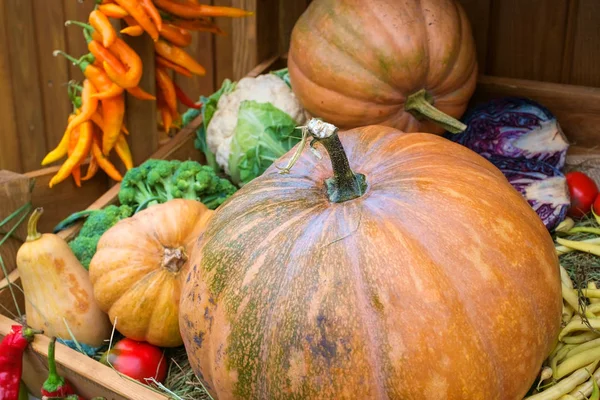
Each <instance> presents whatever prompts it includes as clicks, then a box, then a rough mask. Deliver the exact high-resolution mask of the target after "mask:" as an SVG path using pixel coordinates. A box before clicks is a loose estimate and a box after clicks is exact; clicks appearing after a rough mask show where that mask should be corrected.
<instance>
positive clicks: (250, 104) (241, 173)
mask: <svg viewBox="0 0 600 400" xmlns="http://www.w3.org/2000/svg"><path fill="white" fill-rule="evenodd" d="M237 117H238V119H237V124H236V126H235V131H234V135H233V139H232V141H231V146H230V149H231V152H230V153H229V162H228V165H229V173H230V176H231V179H232V181H233V182H234V183H236V184H237V185H239V186H243V185H245V184H246V183H248V182H250V181H251V180H252V179H254V178H256V177H257V176H259V175H262V173H263V172H265V170H266V169H267V168H269V166H271V164H273V162H274V161H275V160H277V159H278V158H279V157H281V156H283V155H284V154H285V153H287V152H288V151H289V150H290V149H291V148H292V147H294V146H295V145H296V144H297V143H298V142H299V141H300V139H301V137H302V134H301V130H300V129H297V128H296V125H297V124H296V121H294V119H293V118H292V117H290V116H289V115H288V114H287V113H285V112H283V111H281V110H280V109H278V108H277V107H275V106H273V104H271V103H259V102H257V101H253V100H246V101H242V102H241V104H240V108H239V111H238V116H237Z"/></svg>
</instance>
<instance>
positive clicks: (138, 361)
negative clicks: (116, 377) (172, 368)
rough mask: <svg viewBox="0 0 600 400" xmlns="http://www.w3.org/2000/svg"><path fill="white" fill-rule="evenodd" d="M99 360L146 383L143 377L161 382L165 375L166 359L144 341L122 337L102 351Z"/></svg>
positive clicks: (161, 353)
mask: <svg viewBox="0 0 600 400" xmlns="http://www.w3.org/2000/svg"><path fill="white" fill-rule="evenodd" d="M100 362H102V363H103V364H106V365H108V363H109V362H110V364H111V365H112V366H113V367H114V368H115V369H116V370H117V371H119V372H120V373H122V374H123V375H127V376H128V377H130V378H133V379H135V380H137V381H139V382H141V383H144V384H148V383H149V382H147V381H146V379H144V378H154V379H156V381H157V382H163V381H164V380H165V378H166V377H167V359H166V358H165V357H164V356H163V351H162V350H161V349H160V348H158V347H156V346H153V345H151V344H149V343H146V342H137V341H135V340H131V339H127V338H125V339H122V340H120V341H119V342H117V343H116V344H115V345H114V346H113V347H111V349H110V352H108V351H107V352H106V353H104V355H103V356H102V358H101V359H100Z"/></svg>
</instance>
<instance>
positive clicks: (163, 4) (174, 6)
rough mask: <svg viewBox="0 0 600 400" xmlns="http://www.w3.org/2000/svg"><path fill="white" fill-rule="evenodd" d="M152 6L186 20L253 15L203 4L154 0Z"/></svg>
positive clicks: (243, 11) (249, 12)
mask: <svg viewBox="0 0 600 400" xmlns="http://www.w3.org/2000/svg"><path fill="white" fill-rule="evenodd" d="M121 1H122V0H121ZM154 4H156V6H157V7H158V8H161V9H163V10H164V11H166V12H168V13H170V14H173V15H176V16H178V17H181V18H187V19H194V18H198V17H233V18H236V17H247V16H250V15H254V13H253V12H251V11H246V10H242V9H240V8H234V7H218V6H208V5H205V4H182V3H178V2H175V1H171V0H154Z"/></svg>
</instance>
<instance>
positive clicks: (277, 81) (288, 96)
mask: <svg viewBox="0 0 600 400" xmlns="http://www.w3.org/2000/svg"><path fill="white" fill-rule="evenodd" d="M200 113H202V115H203V117H204V125H203V127H201V128H200V133H199V142H200V143H198V146H197V147H199V148H200V149H201V150H203V151H204V153H205V154H206V158H207V160H208V161H209V165H212V166H213V167H214V168H215V169H216V170H221V169H222V170H223V171H224V172H225V173H226V174H227V175H228V176H229V177H230V178H231V180H232V182H233V183H235V184H236V185H238V186H243V185H245V184H246V183H248V182H250V181H251V180H252V179H254V178H256V177H257V176H260V175H261V174H262V173H263V172H264V171H265V170H266V169H267V168H268V167H269V166H271V164H272V163H273V161H274V160H276V159H278V158H279V157H281V156H283V155H284V154H285V153H287V151H288V150H290V149H291V148H292V147H293V146H294V145H296V144H297V143H298V142H299V141H300V131H299V130H298V129H296V127H297V126H299V125H302V124H303V123H304V122H305V121H306V116H305V113H304V110H303V109H302V107H301V106H300V103H299V102H298V99H297V98H296V96H295V95H294V92H293V91H292V89H291V88H290V86H289V85H288V84H287V83H286V81H285V79H284V78H282V77H280V76H278V75H276V74H263V75H259V76H257V77H256V78H250V77H246V78H243V79H241V80H240V81H239V82H235V83H234V82H231V81H229V80H225V81H224V82H223V85H222V87H221V88H220V89H219V90H218V91H217V92H215V93H214V94H213V95H211V96H210V97H209V98H203V106H202V109H201V111H198V112H195V113H193V115H197V114H200Z"/></svg>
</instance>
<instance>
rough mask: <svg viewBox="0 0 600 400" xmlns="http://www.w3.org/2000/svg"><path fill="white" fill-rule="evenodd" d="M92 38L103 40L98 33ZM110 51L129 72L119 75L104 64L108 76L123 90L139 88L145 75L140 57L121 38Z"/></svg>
mask: <svg viewBox="0 0 600 400" xmlns="http://www.w3.org/2000/svg"><path fill="white" fill-rule="evenodd" d="M92 38H93V39H94V40H98V39H100V38H101V35H100V34H99V33H98V32H94V33H93V34H92ZM109 50H110V51H112V52H113V53H114V54H115V55H116V56H117V57H118V58H119V60H121V62H122V63H123V64H124V65H125V68H126V69H127V72H125V73H119V72H118V71H116V70H115V69H114V68H112V66H111V65H109V64H108V63H104V62H103V63H102V65H104V70H105V71H106V74H107V75H108V76H109V77H110V79H111V80H112V81H113V82H115V83H116V84H117V85H118V86H119V87H121V88H132V87H135V86H137V85H138V83H140V79H142V73H143V68H142V59H141V58H140V56H139V55H138V54H137V53H136V52H135V50H133V49H132V48H131V47H129V45H127V43H125V42H124V41H123V40H122V39H120V38H117V40H115V42H114V43H113V44H112V46H110V48H109Z"/></svg>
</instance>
